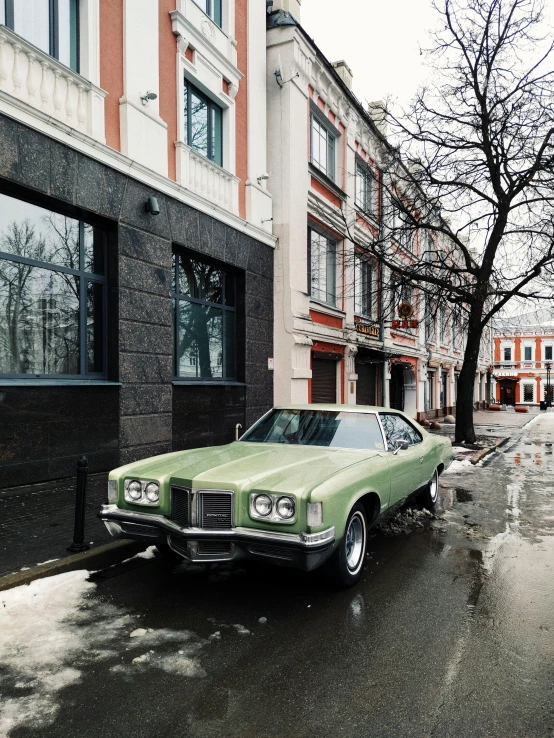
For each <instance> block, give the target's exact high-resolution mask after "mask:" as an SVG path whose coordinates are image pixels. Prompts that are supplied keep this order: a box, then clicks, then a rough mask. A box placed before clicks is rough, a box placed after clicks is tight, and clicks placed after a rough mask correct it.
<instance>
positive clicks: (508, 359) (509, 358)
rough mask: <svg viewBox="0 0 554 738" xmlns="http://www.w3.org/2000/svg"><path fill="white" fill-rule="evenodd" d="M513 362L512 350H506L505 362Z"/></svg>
mask: <svg viewBox="0 0 554 738" xmlns="http://www.w3.org/2000/svg"><path fill="white" fill-rule="evenodd" d="M511 360H512V349H511V348H505V349H504V361H511Z"/></svg>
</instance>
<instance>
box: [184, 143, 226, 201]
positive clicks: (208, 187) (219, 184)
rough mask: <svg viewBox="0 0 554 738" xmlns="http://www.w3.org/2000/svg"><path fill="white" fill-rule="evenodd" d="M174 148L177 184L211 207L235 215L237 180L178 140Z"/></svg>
mask: <svg viewBox="0 0 554 738" xmlns="http://www.w3.org/2000/svg"><path fill="white" fill-rule="evenodd" d="M175 146H176V147H177V181H178V182H179V184H181V185H183V187H186V188H187V189H189V190H192V191H193V192H196V194H197V195H200V196H201V197H203V198H205V199H206V200H209V201H210V202H213V203H214V204H215V205H219V207H221V208H224V209H225V210H229V211H230V212H232V213H235V214H238V211H239V179H238V178H237V177H235V176H233V175H232V174H231V173H230V172H228V171H226V170H225V169H222V168H221V167H219V166H218V165H217V164H214V163H213V161H210V160H209V159H206V157H205V156H202V155H201V154H199V153H197V152H196V151H195V150H194V149H192V148H191V147H190V146H187V144H185V143H183V142H182V141H178V142H177V143H176V144H175Z"/></svg>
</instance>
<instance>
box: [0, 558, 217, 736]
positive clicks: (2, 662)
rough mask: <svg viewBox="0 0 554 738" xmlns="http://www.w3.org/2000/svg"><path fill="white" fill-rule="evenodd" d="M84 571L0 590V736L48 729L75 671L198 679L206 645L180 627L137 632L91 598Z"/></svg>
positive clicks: (119, 613)
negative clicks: (95, 666)
mask: <svg viewBox="0 0 554 738" xmlns="http://www.w3.org/2000/svg"><path fill="white" fill-rule="evenodd" d="M88 575H89V572H88V571H84V570H81V571H74V572H68V573H65V574H58V575H57V576H53V577H49V578H45V579H38V580H36V581H34V582H32V583H31V584H30V585H24V586H21V587H16V588H14V589H11V590H8V591H6V592H0V667H1V669H2V700H1V701H0V736H1V738H7V737H8V736H9V735H10V734H11V733H12V731H15V730H16V729H17V728H20V727H24V728H27V729H31V730H35V731H36V730H38V729H40V728H41V727H44V726H46V725H50V724H52V723H53V722H54V721H55V719H56V716H57V713H58V711H59V709H60V698H61V695H60V692H61V690H63V689H64V687H67V686H69V685H71V684H75V683H77V682H79V681H80V679H81V677H82V670H83V669H84V668H85V667H86V666H87V665H89V664H91V663H94V662H97V661H105V662H107V663H108V664H109V662H110V661H112V662H114V665H113V666H112V667H111V668H110V672H111V673H112V674H113V675H114V677H115V676H116V675H119V676H122V677H123V678H128V679H132V678H133V675H134V674H135V673H136V672H137V670H139V671H144V670H146V669H159V670H161V671H165V672H170V673H172V674H177V675H179V676H184V677H202V676H205V672H204V670H203V669H202V668H201V667H200V665H199V664H198V663H197V661H196V659H195V658H194V657H195V655H196V654H197V653H198V651H199V650H200V649H201V648H202V647H203V645H204V644H205V643H206V641H202V640H200V639H199V638H198V637H196V635H195V634H194V633H192V632H191V631H187V630H169V629H165V628H160V629H152V628H139V627H138V625H139V622H138V621H139V618H138V617H137V616H134V615H129V614H126V613H125V612H124V611H123V610H122V609H121V608H118V607H115V606H113V605H110V604H106V603H104V602H101V601H99V600H98V599H97V598H96V597H94V596H93V595H94V592H95V589H96V584H94V583H92V582H87V581H86V580H87V577H88Z"/></svg>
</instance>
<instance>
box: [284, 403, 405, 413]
mask: <svg viewBox="0 0 554 738" xmlns="http://www.w3.org/2000/svg"><path fill="white" fill-rule="evenodd" d="M275 409H276V410H328V411H331V412H341V413H378V412H391V409H390V408H388V407H377V406H376V405H339V404H338V403H317V402H314V403H312V404H311V405H276V406H275ZM392 412H400V411H398V410H392Z"/></svg>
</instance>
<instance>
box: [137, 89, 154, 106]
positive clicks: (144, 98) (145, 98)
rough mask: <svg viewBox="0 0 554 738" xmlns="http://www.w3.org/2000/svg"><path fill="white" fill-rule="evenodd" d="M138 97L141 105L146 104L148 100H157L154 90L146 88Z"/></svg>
mask: <svg viewBox="0 0 554 738" xmlns="http://www.w3.org/2000/svg"><path fill="white" fill-rule="evenodd" d="M140 99H141V101H142V104H143V105H148V103H149V102H150V100H157V99H158V96H157V95H156V93H155V92H152V90H148V91H147V92H146V94H145V95H141V96H140Z"/></svg>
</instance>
